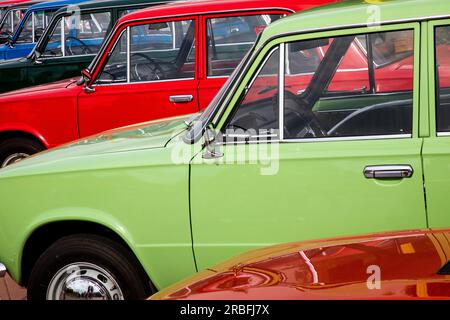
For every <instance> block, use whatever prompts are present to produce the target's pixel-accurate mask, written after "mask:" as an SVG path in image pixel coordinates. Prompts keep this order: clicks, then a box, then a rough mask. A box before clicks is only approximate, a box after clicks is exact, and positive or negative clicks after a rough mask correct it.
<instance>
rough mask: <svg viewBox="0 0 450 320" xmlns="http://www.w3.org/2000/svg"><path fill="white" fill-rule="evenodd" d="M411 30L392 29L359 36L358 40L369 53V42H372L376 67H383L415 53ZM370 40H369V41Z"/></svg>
mask: <svg viewBox="0 0 450 320" xmlns="http://www.w3.org/2000/svg"><path fill="white" fill-rule="evenodd" d="M408 32H409V31H403V30H401V31H392V32H380V33H372V34H369V38H368V39H367V36H366V35H360V36H357V42H358V44H359V45H361V46H362V47H363V49H364V52H365V53H366V54H367V43H368V41H369V42H370V43H371V45H372V46H371V48H372V54H373V62H374V64H375V66H376V67H381V66H384V65H387V64H390V63H394V62H396V61H399V60H403V59H405V58H406V57H408V56H411V55H412V54H413V48H412V47H411V42H410V41H409V37H408ZM367 40H368V41H367Z"/></svg>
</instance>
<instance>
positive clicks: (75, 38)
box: [66, 36, 94, 55]
mask: <svg viewBox="0 0 450 320" xmlns="http://www.w3.org/2000/svg"><path fill="white" fill-rule="evenodd" d="M67 40H75V41H77V42H78V43H80V44H81V45H82V46H83V51H82V53H83V54H88V53H94V52H93V51H92V50H91V48H89V46H88V45H87V44H86V43H85V42H84V41H83V40H80V39H78V38H77V37H73V36H68V37H67V38H66V41H67ZM68 49H69V51H70V54H71V55H75V54H74V53H73V51H72V45H70V46H68Z"/></svg>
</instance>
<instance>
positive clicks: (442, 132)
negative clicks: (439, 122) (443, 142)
mask: <svg viewBox="0 0 450 320" xmlns="http://www.w3.org/2000/svg"><path fill="white" fill-rule="evenodd" d="M436 136H438V137H450V132H446V131H441V132H438V133H436Z"/></svg>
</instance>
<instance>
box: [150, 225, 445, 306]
mask: <svg viewBox="0 0 450 320" xmlns="http://www.w3.org/2000/svg"><path fill="white" fill-rule="evenodd" d="M449 260H450V230H440V231H430V230H423V231H412V232H400V233H386V234H376V235H369V236H365V237H352V238H340V239H331V240H324V241H308V242H302V243H290V244H284V245H278V246H274V247H269V248H265V249H260V250H255V251H252V252H249V253H247V254H243V255H241V256H239V257H236V258H234V259H232V260H230V261H228V262H225V263H223V264H221V265H218V266H217V267H214V268H212V269H210V270H206V271H204V272H201V273H199V274H197V275H196V276H194V277H193V278H192V279H188V280H185V281H182V282H180V283H178V284H175V285H174V286H172V287H170V288H167V289H165V290H163V291H161V292H159V293H157V294H156V295H154V296H152V297H151V299H201V300H202V299H220V300H228V299H233V300H234V299H236V300H241V299H256V300H258V299H270V300H276V299H284V300H287V299H450V275H439V274H437V272H438V271H439V270H440V269H441V268H442V267H443V266H444V265H445V264H446V263H447V262H448V261H449Z"/></svg>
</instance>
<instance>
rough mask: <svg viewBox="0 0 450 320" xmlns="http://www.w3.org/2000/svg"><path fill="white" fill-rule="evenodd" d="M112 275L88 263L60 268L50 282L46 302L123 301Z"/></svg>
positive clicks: (120, 291) (78, 263)
mask: <svg viewBox="0 0 450 320" xmlns="http://www.w3.org/2000/svg"><path fill="white" fill-rule="evenodd" d="M123 299H124V297H123V294H122V290H121V289H120V287H119V285H118V284H117V282H116V280H115V279H114V277H113V275H112V274H111V273H110V272H109V271H107V270H105V269H103V268H101V267H99V266H97V265H95V264H92V263H88V262H77V263H72V264H70V265H67V266H65V267H63V268H61V269H60V270H59V271H58V272H57V273H56V274H55V276H54V277H53V278H52V280H51V281H50V284H49V286H48V289H47V300H123Z"/></svg>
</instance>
